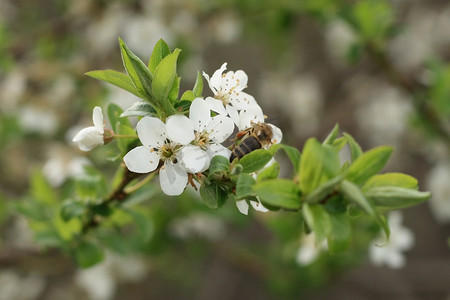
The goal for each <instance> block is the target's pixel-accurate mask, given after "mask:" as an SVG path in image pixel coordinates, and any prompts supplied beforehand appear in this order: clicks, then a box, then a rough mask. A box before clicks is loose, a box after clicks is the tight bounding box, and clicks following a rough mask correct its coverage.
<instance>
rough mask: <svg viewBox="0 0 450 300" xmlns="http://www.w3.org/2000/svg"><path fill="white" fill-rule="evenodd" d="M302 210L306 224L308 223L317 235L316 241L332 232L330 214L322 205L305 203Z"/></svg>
mask: <svg viewBox="0 0 450 300" xmlns="http://www.w3.org/2000/svg"><path fill="white" fill-rule="evenodd" d="M302 211H303V217H304V218H305V221H306V224H308V226H309V228H310V229H311V230H312V231H313V232H314V234H315V236H316V243H317V242H320V241H321V240H323V239H324V238H326V237H327V236H328V235H329V234H330V233H331V227H332V224H331V220H330V216H329V215H328V213H327V211H326V210H325V208H324V207H323V206H322V205H320V204H306V203H305V204H304V205H303V209H302Z"/></svg>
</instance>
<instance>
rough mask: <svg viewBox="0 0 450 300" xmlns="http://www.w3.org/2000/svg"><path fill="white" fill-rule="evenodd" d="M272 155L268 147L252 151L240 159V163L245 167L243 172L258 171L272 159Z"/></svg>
mask: <svg viewBox="0 0 450 300" xmlns="http://www.w3.org/2000/svg"><path fill="white" fill-rule="evenodd" d="M272 156H273V155H272V154H270V152H269V151H268V150H266V149H258V150H255V151H252V152H250V153H249V154H247V155H245V156H244V157H242V158H241V159H240V160H239V164H240V165H241V166H242V167H243V169H242V172H244V173H251V172H255V171H258V170H259V169H261V168H262V167H264V166H265V165H266V164H267V163H268V162H269V161H270V160H271V159H272Z"/></svg>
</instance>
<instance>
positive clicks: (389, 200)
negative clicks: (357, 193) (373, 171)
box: [365, 186, 431, 209]
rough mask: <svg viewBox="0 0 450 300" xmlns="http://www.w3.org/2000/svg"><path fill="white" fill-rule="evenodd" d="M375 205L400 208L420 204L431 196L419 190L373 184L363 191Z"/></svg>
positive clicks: (384, 207)
mask: <svg viewBox="0 0 450 300" xmlns="http://www.w3.org/2000/svg"><path fill="white" fill-rule="evenodd" d="M365 196H366V197H367V198H369V199H370V200H371V201H372V202H373V203H374V205H375V206H376V207H379V208H383V209H401V208H406V207H409V206H413V205H417V204H420V203H422V202H424V201H426V200H428V199H429V198H430V197H431V193H430V192H420V191H416V190H412V189H407V188H402V187H396V186H375V187H371V188H369V189H368V190H367V191H366V192H365Z"/></svg>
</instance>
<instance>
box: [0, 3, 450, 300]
mask: <svg viewBox="0 0 450 300" xmlns="http://www.w3.org/2000/svg"><path fill="white" fill-rule="evenodd" d="M449 28H450V3H448V1H444V0H414V1H411V0H391V1H386V2H384V1H344V0H341V1H339V0H320V1H315V0H303V1H296V0H285V1H269V0H260V1H257V0H216V1H207V0H191V1H181V0H149V1H144V0H40V1H27V0H0V299H1V300H3V299H5V300H12V299H23V300H26V299H99V300H103V299H105V300H106V299H161V298H164V299H218V300H220V299H224V300H225V299H330V298H331V297H333V298H334V299H380V298H382V299H450V252H449V237H450V225H449V224H450V159H449V158H450V138H449V137H450V67H449V65H448V60H449V59H450V29H449ZM118 36H120V37H121V38H122V39H123V40H124V41H125V42H126V43H127V45H128V46H129V48H130V49H131V50H132V51H133V52H135V53H136V54H137V55H138V56H139V57H140V58H141V59H142V60H143V61H144V62H146V61H148V58H149V56H150V54H151V51H152V49H153V46H154V45H155V43H156V42H157V41H158V40H159V39H160V38H163V39H164V40H165V41H166V42H167V43H168V44H169V46H170V47H171V49H174V48H181V49H182V50H183V51H182V53H181V56H180V59H179V66H178V75H180V76H181V77H182V87H181V90H182V91H183V90H186V89H190V88H191V87H192V85H193V84H194V82H195V78H196V74H197V71H205V72H206V73H207V74H210V75H211V74H212V73H213V72H214V71H215V70H216V69H218V68H219V67H220V66H221V65H222V63H224V62H228V70H239V69H241V70H244V71H245V72H246V73H247V74H248V76H249V81H248V88H247V89H246V91H247V92H248V93H249V94H251V95H253V96H254V97H255V98H256V100H257V101H258V102H259V104H260V105H261V107H262V108H263V110H264V112H265V114H266V115H267V116H268V120H269V121H270V122H271V123H273V124H276V125H277V126H278V127H280V128H281V129H282V130H283V133H284V143H287V144H289V145H292V146H296V147H297V148H299V149H301V148H302V145H303V143H304V142H305V140H306V139H307V138H309V137H317V138H319V139H323V138H325V137H326V135H327V134H328V132H330V131H331V129H332V128H333V126H334V124H335V123H339V125H340V128H341V131H345V132H348V133H350V134H351V135H352V136H354V137H355V139H356V141H358V142H359V143H360V144H361V146H362V148H363V149H364V150H367V149H369V148H372V147H375V146H378V145H393V146H394V147H395V152H394V155H393V157H392V158H391V161H390V163H389V165H388V167H387V169H386V170H387V171H397V172H405V173H408V174H410V175H412V176H414V177H416V178H417V179H418V180H419V183H420V189H421V190H431V191H432V193H433V197H432V199H431V200H430V201H429V202H428V203H425V204H421V205H419V206H417V207H413V208H409V209H406V210H404V224H405V226H407V227H409V228H410V229H411V230H412V231H413V233H414V236H415V245H414V247H413V248H412V249H411V250H409V251H408V252H406V259H407V263H406V266H405V267H404V268H401V269H391V268H389V267H387V266H381V267H379V266H374V265H372V264H371V262H370V260H369V259H368V257H367V244H368V240H370V239H372V238H373V236H367V237H364V236H363V237H359V238H358V239H357V241H359V242H358V243H355V245H354V247H353V248H352V249H353V250H352V251H349V253H343V254H339V255H334V256H331V255H327V254H326V253H325V252H324V253H322V254H321V255H320V256H319V257H318V258H317V260H316V261H314V262H311V263H310V264H307V265H302V264H301V263H299V262H298V261H297V262H296V259H295V257H296V253H297V251H298V249H299V246H301V244H300V237H301V233H300V232H301V230H300V229H301V226H300V225H299V223H300V221H299V220H297V219H296V218H295V216H292V215H290V214H289V213H285V214H281V215H282V216H272V215H271V214H270V213H269V214H261V213H257V212H252V213H251V214H250V216H248V217H247V216H243V215H240V214H239V212H238V211H237V209H236V207H235V206H234V204H232V203H227V205H226V206H225V207H223V208H221V209H219V210H213V211H212V210H209V209H207V208H206V207H205V206H204V205H203V204H202V203H200V202H199V201H197V200H196V199H195V197H193V196H190V195H189V194H187V195H185V196H183V197H179V198H165V197H164V196H162V195H160V194H159V193H158V192H157V191H155V190H154V189H151V190H149V191H147V192H148V193H147V194H146V196H145V197H144V198H145V199H144V200H145V201H143V200H142V199H141V200H140V201H141V202H142V203H143V204H142V205H144V207H143V210H144V211H145V212H146V214H148V215H149V216H151V218H150V219H151V220H152V229H151V230H150V231H151V232H150V233H148V239H147V240H146V241H145V242H142V241H139V242H136V239H138V238H137V237H135V236H134V235H133V229H132V228H131V229H130V232H128V231H124V232H123V234H124V236H126V237H127V238H128V237H129V238H130V240H120V241H118V240H115V239H114V236H113V235H111V234H109V235H108V233H105V234H104V235H103V236H102V238H103V239H102V241H103V242H104V244H106V245H107V246H108V247H106V248H107V250H105V252H104V257H105V258H104V260H103V262H101V263H100V264H98V265H96V266H94V267H92V268H88V269H80V268H78V267H77V266H76V265H75V264H74V263H73V261H72V259H71V258H70V257H69V256H68V255H67V254H65V253H64V251H59V250H56V248H55V247H54V246H55V241H54V239H52V238H53V236H51V235H48V234H45V235H44V234H40V235H36V234H33V232H34V233H36V232H39V231H38V229H39V226H42V223H43V219H39V218H40V217H37V216H35V217H33V216H34V214H33V213H37V211H35V209H34V208H33V207H31V208H30V207H27V206H26V205H24V204H23V203H28V202H26V201H32V199H34V198H39V195H42V193H44V192H42V191H40V190H39V187H40V185H39V184H38V183H37V182H39V181H45V182H46V183H47V185H48V186H50V187H52V188H54V190H55V191H56V192H55V193H56V195H57V196H55V199H56V198H57V199H60V200H57V201H63V200H65V198H66V197H69V196H68V194H69V193H70V191H71V189H72V188H73V185H71V180H72V178H73V177H74V176H76V175H77V174H80V172H83V165H93V166H95V167H96V168H99V169H101V170H102V171H104V172H105V173H106V174H108V172H109V175H108V176H109V177H112V176H113V174H112V172H113V169H111V168H110V167H109V166H108V164H109V163H108V161H106V160H105V156H106V154H105V151H106V150H105V151H103V150H101V149H99V150H95V151H92V152H90V153H84V152H81V151H79V150H78V148H77V147H76V145H74V144H73V143H72V142H71V139H72V138H73V136H74V135H75V133H76V132H77V131H78V130H79V129H80V128H82V127H86V126H90V125H91V123H92V120H91V116H92V108H93V107H94V106H96V105H100V106H102V107H104V108H105V107H106V105H107V104H108V103H116V104H118V105H120V106H121V107H123V108H126V107H128V106H130V105H131V104H133V103H134V102H135V101H137V100H138V98H136V97H135V96H133V95H132V94H129V93H127V92H125V91H122V90H120V89H118V88H115V87H113V86H110V85H106V84H104V83H102V82H100V81H97V80H94V79H92V78H89V77H87V76H84V73H85V72H87V71H91V70H97V69H115V70H119V71H122V72H124V69H123V67H122V62H121V57H120V51H119V46H118V41H117V38H118ZM204 84H205V88H204V95H205V96H209V95H211V92H210V91H209V89H208V87H207V84H206V82H205V81H204ZM280 163H281V165H282V170H283V164H285V165H287V164H286V162H284V161H283V158H280ZM284 175H285V176H288V175H289V170H288V169H287V170H285V171H284ZM50 193H51V192H50ZM47 200H48V199H47ZM45 201H46V199H44V202H45ZM27 208H28V210H27ZM48 213H49V212H45V213H44V214H48ZM52 213H54V212H52ZM24 215H25V216H26V217H25V216H24ZM30 216H31V217H30ZM30 220H32V221H30ZM38 221H39V222H41V223H39V222H38ZM125 223H126V222H125ZM366 225H367V226H369V227H370V224H366ZM368 231H370V229H368ZM41 233H42V231H41ZM43 249H45V251H43Z"/></svg>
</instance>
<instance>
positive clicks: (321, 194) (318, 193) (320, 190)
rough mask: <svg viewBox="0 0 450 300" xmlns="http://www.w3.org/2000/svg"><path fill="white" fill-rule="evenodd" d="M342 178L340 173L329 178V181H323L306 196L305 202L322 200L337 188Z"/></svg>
mask: <svg viewBox="0 0 450 300" xmlns="http://www.w3.org/2000/svg"><path fill="white" fill-rule="evenodd" d="M342 179H343V177H342V176H341V175H339V176H336V177H334V178H332V179H330V180H328V181H327V182H324V183H322V184H321V185H319V186H318V187H317V188H315V189H314V190H313V191H312V192H311V193H309V194H308V195H307V196H306V198H305V202H307V203H310V204H311V203H318V202H320V201H321V200H323V199H324V198H325V197H326V196H327V195H329V194H330V193H332V192H333V191H334V190H335V189H336V186H337V185H338V184H339V183H340V182H341V181H342Z"/></svg>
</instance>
